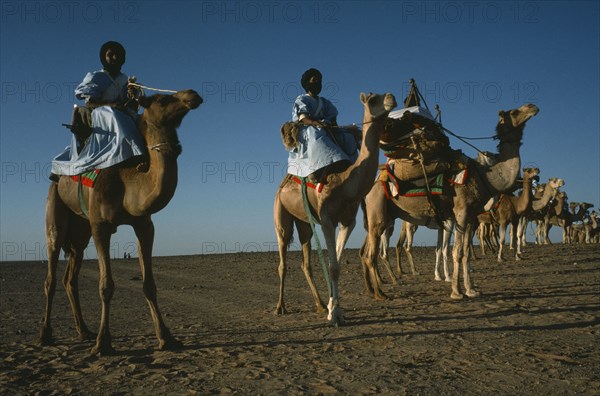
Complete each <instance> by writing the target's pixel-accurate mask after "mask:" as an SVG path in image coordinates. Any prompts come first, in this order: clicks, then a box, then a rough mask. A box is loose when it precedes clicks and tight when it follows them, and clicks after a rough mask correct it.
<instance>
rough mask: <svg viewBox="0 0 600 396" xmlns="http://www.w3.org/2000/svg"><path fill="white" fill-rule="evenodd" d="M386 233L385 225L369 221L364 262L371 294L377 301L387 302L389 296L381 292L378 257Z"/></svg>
mask: <svg viewBox="0 0 600 396" xmlns="http://www.w3.org/2000/svg"><path fill="white" fill-rule="evenodd" d="M383 231H384V224H382V223H376V222H371V221H369V231H368V233H367V242H366V249H365V252H364V262H365V265H366V267H367V269H366V271H365V273H366V277H367V278H366V284H367V287H368V289H369V292H371V293H372V294H373V297H374V298H375V299H376V300H386V299H387V296H386V295H385V293H384V292H383V291H382V290H381V283H380V282H379V279H380V277H379V276H378V270H377V257H378V255H379V246H380V238H381V235H382V234H383Z"/></svg>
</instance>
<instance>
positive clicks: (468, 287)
mask: <svg viewBox="0 0 600 396" xmlns="http://www.w3.org/2000/svg"><path fill="white" fill-rule="evenodd" d="M472 238H473V231H472V227H471V224H467V226H466V230H465V233H464V234H463V240H462V250H463V256H462V272H463V281H464V286H465V295H466V296H467V297H478V296H479V292H478V291H476V290H475V289H474V288H473V286H472V284H471V274H470V271H469V258H470V251H469V244H470V243H471V239H472Z"/></svg>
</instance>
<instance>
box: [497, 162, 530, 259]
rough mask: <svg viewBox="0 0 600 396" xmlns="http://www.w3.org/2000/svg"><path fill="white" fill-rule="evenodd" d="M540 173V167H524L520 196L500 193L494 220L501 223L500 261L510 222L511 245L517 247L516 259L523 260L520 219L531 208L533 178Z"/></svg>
mask: <svg viewBox="0 0 600 396" xmlns="http://www.w3.org/2000/svg"><path fill="white" fill-rule="evenodd" d="M539 173H540V170H539V169H538V168H524V169H523V190H522V191H521V194H520V195H519V196H518V197H515V196H514V195H507V194H502V195H500V198H499V201H498V206H497V207H496V209H495V211H494V212H493V217H494V220H495V221H496V222H497V223H498V224H499V225H500V238H499V247H498V261H499V262H502V261H503V258H502V249H503V247H504V239H505V237H506V228H507V227H508V225H509V224H510V226H511V230H510V238H511V241H510V246H511V248H514V247H515V246H514V245H515V244H516V249H515V260H517V261H518V260H521V254H522V253H521V238H520V236H519V235H518V225H519V219H520V217H521V215H522V214H524V213H525V212H526V211H527V210H529V209H530V208H531V201H532V200H531V184H532V182H533V178H534V177H536V176H537V175H538V174H539Z"/></svg>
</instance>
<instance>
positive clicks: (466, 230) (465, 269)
mask: <svg viewBox="0 0 600 396" xmlns="http://www.w3.org/2000/svg"><path fill="white" fill-rule="evenodd" d="M459 215H460V214H459ZM459 215H457V216H456V217H457V218H456V227H455V231H454V249H453V250H452V258H453V261H454V272H453V273H452V293H451V294H450V298H452V299H454V300H460V299H462V298H463V295H462V294H461V292H460V289H459V272H460V270H461V268H460V267H461V266H462V274H463V281H464V286H465V294H466V295H467V296H468V297H477V296H479V292H477V291H476V290H475V289H474V288H473V287H472V286H471V275H470V274H469V255H470V252H469V243H470V242H471V238H472V237H473V234H472V227H471V224H470V223H468V222H466V221H465V220H466V219H465V218H464V217H462V216H461V217H460V218H459ZM465 217H466V216H465Z"/></svg>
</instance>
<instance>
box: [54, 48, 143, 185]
mask: <svg viewBox="0 0 600 396" xmlns="http://www.w3.org/2000/svg"><path fill="white" fill-rule="evenodd" d="M100 61H101V63H102V66H103V69H102V70H99V71H95V72H91V73H88V74H87V75H86V76H85V78H84V79H83V82H82V83H81V84H79V86H77V88H76V89H75V96H76V97H77V99H81V100H84V101H85V103H86V106H87V107H88V108H91V109H93V110H92V112H91V119H92V134H91V135H90V137H89V138H88V139H87V140H86V141H85V144H84V145H83V147H81V142H78V141H77V138H76V136H75V135H73V138H72V141H71V145H70V146H68V147H66V148H65V150H64V151H63V152H62V153H61V154H59V155H58V156H57V157H56V158H54V160H53V161H52V173H53V174H54V175H51V179H52V180H57V179H58V178H57V177H55V175H79V174H81V173H84V172H87V171H89V170H92V169H103V168H108V167H110V166H113V165H116V164H119V163H121V162H123V161H125V160H127V159H129V158H131V157H134V156H138V155H144V154H145V153H146V147H145V143H144V139H143V138H142V136H141V135H140V132H139V131H138V129H137V111H136V110H133V109H131V108H128V107H127V106H126V104H127V100H128V99H127V83H128V78H127V76H126V75H125V74H123V73H121V67H122V66H123V64H124V63H125V48H123V46H122V45H121V44H119V43H117V42H115V41H109V42H107V43H105V44H104V45H102V48H101V49H100Z"/></svg>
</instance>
